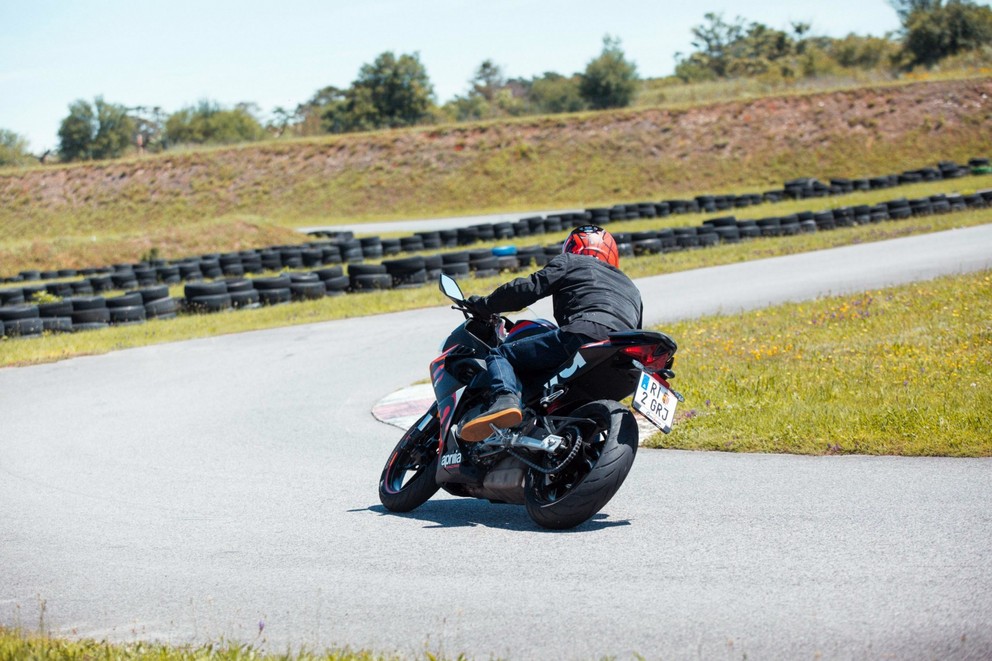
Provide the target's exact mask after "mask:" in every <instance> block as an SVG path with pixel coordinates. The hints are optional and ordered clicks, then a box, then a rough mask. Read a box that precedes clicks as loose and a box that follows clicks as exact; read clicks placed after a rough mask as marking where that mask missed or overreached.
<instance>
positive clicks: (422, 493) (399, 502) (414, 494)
mask: <svg viewBox="0 0 992 661" xmlns="http://www.w3.org/2000/svg"><path fill="white" fill-rule="evenodd" d="M440 433H441V423H440V421H439V420H438V416H437V404H434V405H433V406H432V407H431V408H430V410H429V411H427V413H425V414H424V415H423V416H422V417H421V418H420V419H419V420H417V422H415V423H413V426H411V427H410V429H408V430H407V432H406V433H405V434H403V438H401V439H400V442H399V443H397V444H396V447H395V448H394V449H393V452H392V454H390V455H389V459H388V460H387V461H386V466H385V468H383V469H382V477H380V478H379V501H380V502H381V503H382V504H383V506H385V508H386V509H387V510H389V511H390V512H409V511H410V510H413V509H416V508H417V507H420V506H421V505H423V504H424V503H426V502H427V501H428V500H429V499H430V497H431V496H433V495H434V494H435V493H437V490H438V485H437V482H435V481H434V475H435V473H436V472H437V462H438V456H437V450H438V443H439V440H440V439H439V437H440Z"/></svg>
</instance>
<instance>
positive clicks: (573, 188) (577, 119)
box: [0, 79, 992, 239]
mask: <svg viewBox="0 0 992 661" xmlns="http://www.w3.org/2000/svg"><path fill="white" fill-rule="evenodd" d="M989 151H992V79H978V80H968V81H951V82H935V83H920V84H913V85H904V86H896V87H881V88H868V89H860V90H853V91H842V92H834V93H825V94H814V95H805V96H782V97H772V98H762V99H757V100H751V101H739V102H731V103H720V104H714V105H708V106H701V107H693V108H685V109H664V108H658V109H646V110H636V111H632V110H628V111H616V112H604V113H588V114H582V115H572V116H553V117H543V118H537V119H523V120H516V121H509V122H500V123H487V124H473V125H461V126H446V127H439V128H422V129H412V130H401V131H390V132H383V133H376V134H356V135H347V136H335V137H328V138H322V139H315V140H309V141H290V142H276V143H266V144H259V145H249V146H243V147H237V148H226V149H214V150H204V151H195V152H182V153H169V154H165V155H161V156H154V157H145V158H140V159H130V160H122V161H115V162H107V163H98V164H89V165H76V166H59V167H51V168H47V169H40V168H39V169H33V170H29V171H16V170H8V171H6V172H3V173H2V174H0V239H15V238H23V237H24V236H25V233H28V234H29V235H30V234H33V235H36V236H64V235H66V234H67V233H69V234H82V233H88V232H114V231H118V232H120V231H133V230H134V229H135V227H136V224H137V225H140V226H143V227H145V228H146V229H155V228H163V227H166V226H171V225H174V224H176V223H198V222H201V221H204V220H208V219H212V218H217V217H219V216H222V215H226V214H251V215H257V216H261V217H264V218H266V219H269V220H273V221H274V222H276V223H287V224H292V223H293V222H300V221H302V220H303V219H313V218H322V219H334V218H348V217H362V216H396V215H405V214H423V213H445V212H455V211H478V210H482V209H493V208H500V207H502V208H524V207H526V206H528V205H535V206H544V205H556V204H592V203H604V202H610V201H614V202H622V201H630V200H631V199H635V198H641V197H643V198H645V199H653V198H660V197H662V196H664V195H678V194H680V193H695V192H703V191H712V192H719V191H720V190H732V189H742V188H744V189H746V188H748V187H752V188H753V187H755V186H764V185H773V184H776V183H779V184H780V182H781V181H782V180H783V179H784V178H788V177H790V176H800V175H812V176H821V177H829V176H855V175H870V174H882V173H888V172H892V171H899V170H901V169H907V168H910V167H920V166H923V165H926V164H931V163H934V162H936V161H937V160H942V159H967V158H968V157H970V156H979V155H987V154H988V152H989ZM4 227H5V228H6V230H4V229H3V228H4ZM12 232H14V234H12Z"/></svg>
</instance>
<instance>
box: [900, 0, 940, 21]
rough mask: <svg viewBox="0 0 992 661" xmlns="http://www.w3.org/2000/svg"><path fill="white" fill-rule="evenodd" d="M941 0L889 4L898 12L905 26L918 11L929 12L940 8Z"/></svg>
mask: <svg viewBox="0 0 992 661" xmlns="http://www.w3.org/2000/svg"><path fill="white" fill-rule="evenodd" d="M940 2H941V0H889V4H890V5H892V8H893V9H895V10H896V14H898V15H899V20H900V21H901V22H902V24H903V25H904V26H905V25H906V23H907V22H908V21H909V17H910V15H912V14H913V13H914V12H917V11H923V12H929V11H933V10H934V9H935V8H937V7H939V6H940Z"/></svg>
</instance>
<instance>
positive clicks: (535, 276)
mask: <svg viewBox="0 0 992 661" xmlns="http://www.w3.org/2000/svg"><path fill="white" fill-rule="evenodd" d="M567 270H568V265H567V262H566V259H565V256H564V255H558V256H556V257H555V258H554V259H552V260H551V261H550V262H548V263H547V265H546V266H545V267H544V268H542V269H541V270H540V271H537V272H535V273H532V274H531V275H530V276H528V277H526V278H517V279H516V280H513V281H511V282H508V283H506V284H505V285H500V286H499V287H497V288H496V289H495V291H493V293H491V294H489V296H486V297H485V299H484V304H485V306H486V307H487V308H488V309H489V310H492V311H493V312H509V311H511V310H522V309H524V308H525V307H527V306H528V305H531V304H533V303H534V302H535V301H537V300H539V299H542V298H544V297H545V296H550V295H551V294H553V293H555V291H556V290H557V288H558V285H559V284H560V283H561V281H562V279H563V278H564V277H565V273H566V271H567Z"/></svg>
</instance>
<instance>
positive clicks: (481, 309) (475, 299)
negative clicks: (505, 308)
mask: <svg viewBox="0 0 992 661" xmlns="http://www.w3.org/2000/svg"><path fill="white" fill-rule="evenodd" d="M464 307H465V309H466V310H468V311H469V313H471V314H472V315H474V316H476V317H491V316H492V315H493V311H492V310H490V309H489V307H488V306H487V305H486V297H485V296H469V297H468V298H466V299H465V301H464Z"/></svg>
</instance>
